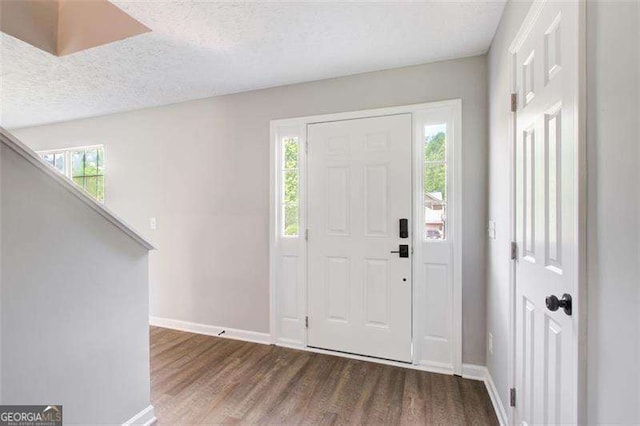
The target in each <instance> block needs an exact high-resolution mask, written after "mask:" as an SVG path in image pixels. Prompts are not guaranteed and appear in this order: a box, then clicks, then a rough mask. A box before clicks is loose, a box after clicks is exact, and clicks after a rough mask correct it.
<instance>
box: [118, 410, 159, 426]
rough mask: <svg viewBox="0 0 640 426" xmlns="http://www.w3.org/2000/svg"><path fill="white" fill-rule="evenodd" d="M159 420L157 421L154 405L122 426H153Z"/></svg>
mask: <svg viewBox="0 0 640 426" xmlns="http://www.w3.org/2000/svg"><path fill="white" fill-rule="evenodd" d="M157 420H158V419H156V415H155V411H154V409H153V405H150V406H148V407H147V408H145V409H144V410H142V411H140V412H139V413H138V414H136V415H135V416H133V417H131V418H130V419H129V420H127V421H126V422H124V423H123V424H122V426H132V425H143V426H151V425H152V424H154V423H155V422H156V421H157Z"/></svg>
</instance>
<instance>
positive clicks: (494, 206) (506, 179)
mask: <svg viewBox="0 0 640 426" xmlns="http://www.w3.org/2000/svg"><path fill="white" fill-rule="evenodd" d="M529 7H531V1H522V2H520V1H509V2H508V3H507V5H506V6H505V9H504V12H503V14H502V20H501V21H500V25H499V26H498V30H497V32H496V35H495V37H494V38H493V42H492V44H491V49H490V50H489V54H488V55H487V62H488V68H489V72H488V74H489V86H488V92H489V95H488V98H489V165H491V166H490V167H489V191H488V192H489V198H488V202H489V207H488V209H489V213H488V215H489V220H493V221H495V226H496V238H495V240H489V242H488V244H487V253H488V257H487V333H491V334H493V354H491V353H489V352H488V351H487V368H488V369H489V372H490V373H491V376H492V378H493V381H494V383H495V385H496V388H497V390H498V393H499V395H500V398H501V400H502V402H503V404H507V405H508V403H509V398H508V396H509V387H510V384H511V383H510V382H511V381H510V378H509V376H508V366H509V306H510V304H511V301H510V300H509V268H510V267H511V266H510V265H511V262H510V261H509V242H510V241H511V238H510V236H511V231H510V228H509V226H510V213H509V203H510V185H511V182H510V179H511V171H510V161H511V158H510V155H509V153H510V140H509V121H510V117H511V112H510V107H511V103H510V98H509V94H510V93H511V87H510V79H509V77H510V73H509V62H508V61H509V57H508V49H509V45H510V44H511V41H512V40H513V37H515V35H516V33H517V32H518V29H519V28H520V24H521V23H522V21H523V19H524V17H525V16H526V15H527V12H528V11H529ZM505 408H507V407H506V406H505ZM507 412H508V410H507Z"/></svg>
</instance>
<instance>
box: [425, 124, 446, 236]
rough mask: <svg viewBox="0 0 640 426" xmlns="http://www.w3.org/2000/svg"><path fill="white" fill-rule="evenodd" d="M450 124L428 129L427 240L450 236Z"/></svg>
mask: <svg viewBox="0 0 640 426" xmlns="http://www.w3.org/2000/svg"><path fill="white" fill-rule="evenodd" d="M447 196H448V194H447V125H446V124H445V123H442V124H430V125H426V126H425V128H424V223H425V238H426V239H427V240H446V239H447Z"/></svg>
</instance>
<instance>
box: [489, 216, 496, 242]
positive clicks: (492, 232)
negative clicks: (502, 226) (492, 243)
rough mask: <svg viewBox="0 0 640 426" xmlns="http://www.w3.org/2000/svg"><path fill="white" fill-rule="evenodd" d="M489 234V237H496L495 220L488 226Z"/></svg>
mask: <svg viewBox="0 0 640 426" xmlns="http://www.w3.org/2000/svg"><path fill="white" fill-rule="evenodd" d="M487 234H488V235H489V239H491V240H495V239H496V223H495V222H494V221H493V220H490V221H489V226H487Z"/></svg>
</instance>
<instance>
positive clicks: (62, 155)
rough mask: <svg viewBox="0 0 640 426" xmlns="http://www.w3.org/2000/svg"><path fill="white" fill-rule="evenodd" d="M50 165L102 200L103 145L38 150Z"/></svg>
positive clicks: (103, 173) (98, 199)
mask: <svg viewBox="0 0 640 426" xmlns="http://www.w3.org/2000/svg"><path fill="white" fill-rule="evenodd" d="M38 154H39V155H40V157H42V159H43V160H44V161H46V162H47V163H49V164H50V165H51V166H52V167H54V168H55V169H56V170H58V171H59V172H60V173H62V174H63V175H64V176H66V177H67V178H68V179H69V180H71V181H73V183H75V184H76V185H77V186H78V187H80V188H82V189H83V190H84V191H86V192H87V193H88V194H89V195H91V196H92V197H93V198H95V199H96V200H97V201H99V202H101V203H103V202H104V175H105V161H104V147H103V146H102V145H98V146H89V147H82V148H69V149H58V150H52V151H40V152H38Z"/></svg>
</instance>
